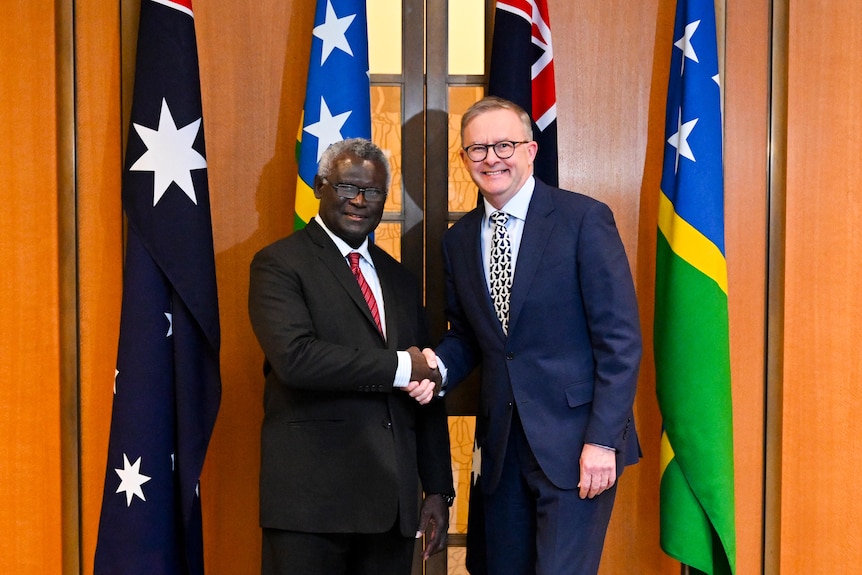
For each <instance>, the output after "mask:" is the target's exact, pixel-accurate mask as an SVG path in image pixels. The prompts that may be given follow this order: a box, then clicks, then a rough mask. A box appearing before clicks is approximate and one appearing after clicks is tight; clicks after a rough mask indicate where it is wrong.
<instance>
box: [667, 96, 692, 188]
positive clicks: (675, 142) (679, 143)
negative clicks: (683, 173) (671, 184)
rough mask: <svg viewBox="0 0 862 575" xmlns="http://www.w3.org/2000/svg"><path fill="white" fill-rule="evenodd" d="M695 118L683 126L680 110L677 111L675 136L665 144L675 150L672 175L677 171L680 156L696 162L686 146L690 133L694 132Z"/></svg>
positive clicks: (689, 148)
mask: <svg viewBox="0 0 862 575" xmlns="http://www.w3.org/2000/svg"><path fill="white" fill-rule="evenodd" d="M697 120H698V119H697V118H695V119H694V120H689V121H688V122H686V123H685V124H683V123H682V108H680V110H679V120H678V121H677V123H676V134H674V135H673V136H671V137H670V138H668V139H667V143H668V144H670V145H671V146H673V147H674V148H676V164H675V165H674V173H676V172H677V171H678V170H679V157H680V156H682V157H684V158H688V159H689V160H691V161H692V162H696V161H697V160H695V159H694V153H693V152H692V151H691V147H690V146H689V145H688V136H689V135H690V134H691V131H692V130H694V126H695V124H697Z"/></svg>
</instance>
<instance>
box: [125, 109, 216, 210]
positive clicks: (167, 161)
mask: <svg viewBox="0 0 862 575" xmlns="http://www.w3.org/2000/svg"><path fill="white" fill-rule="evenodd" d="M133 125H134V126H135V131H137V132H138V135H139V136H140V137H141V140H143V141H144V144H145V145H146V146H147V151H146V152H144V154H143V155H142V156H141V157H140V158H138V161H136V162H135V163H134V164H132V167H131V168H129V169H130V170H131V171H133V172H153V206H155V205H156V204H158V203H159V200H160V199H162V196H163V195H164V194H165V192H166V191H167V190H168V187H169V186H170V185H171V183H173V182H176V183H177V185H178V186H179V187H180V189H181V190H182V191H183V192H184V193H185V194H186V195H187V196H188V197H189V199H190V200H191V201H192V202H194V204H195V205H197V203H198V200H197V198H196V197H195V188H194V184H193V183H192V173H191V171H192V170H200V169H203V168H206V167H207V160H206V158H204V157H203V156H202V155H200V154H199V153H198V152H197V150H195V149H194V148H192V144H194V141H195V138H196V137H197V135H198V131H199V130H200V127H201V119H200V118H198V119H197V120H195V121H194V122H192V123H191V124H189V125H188V126H185V127H184V128H180V129H177V125H176V123H175V122H174V117H173V116H172V115H171V110H170V108H169V107H168V103H167V101H166V100H165V99H164V98H163V99H162V110H161V112H160V114H159V129H158V130H153V129H151V128H147V127H146V126H141V125H140V124H133Z"/></svg>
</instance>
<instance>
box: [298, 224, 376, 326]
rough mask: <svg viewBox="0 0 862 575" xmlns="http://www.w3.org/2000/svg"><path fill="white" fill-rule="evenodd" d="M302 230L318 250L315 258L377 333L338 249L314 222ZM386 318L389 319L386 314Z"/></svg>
mask: <svg viewBox="0 0 862 575" xmlns="http://www.w3.org/2000/svg"><path fill="white" fill-rule="evenodd" d="M303 229H304V230H305V231H306V232H308V235H309V237H310V238H311V240H312V241H313V242H314V243H315V244H316V245H317V246H318V248H320V249H319V250H318V252H317V257H318V258H320V260H321V261H322V262H323V264H324V265H325V266H326V267H327V268H329V270H330V271H331V272H332V275H333V276H335V279H337V280H338V283H340V284H341V287H343V288H344V291H345V292H347V295H348V296H349V297H350V299H352V300H353V303H355V304H356V306H357V307H358V308H359V309H360V310H361V311H362V314H363V315H364V316H365V318H366V320H367V321H368V322H369V323H370V324H371V325H372V327H374V330H375V331H377V324H376V323H375V322H374V317H373V316H372V315H371V310H370V309H368V304H367V303H366V302H365V298H364V297H363V296H362V290H360V289H359V284H358V283H357V282H356V278H355V277H353V273H352V272H351V271H350V266H348V265H347V262H346V261H345V259H344V258H343V257H342V256H341V252H339V251H338V247H337V246H336V245H335V243H333V241H332V239H330V237H329V236H328V235H327V234H326V231H324V229H323V228H321V227H320V225H319V224H318V223H317V222H316V221H315V220H311V221H310V222H309V223H308V225H307V226H305V228H303ZM387 317H389V316H388V314H387ZM378 333H379V332H378ZM381 339H382V337H381ZM390 339H391V338H390Z"/></svg>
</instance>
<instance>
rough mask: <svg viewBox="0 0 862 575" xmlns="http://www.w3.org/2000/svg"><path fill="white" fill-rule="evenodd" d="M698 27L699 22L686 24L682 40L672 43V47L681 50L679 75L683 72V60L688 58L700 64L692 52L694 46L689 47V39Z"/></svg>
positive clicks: (695, 54)
mask: <svg viewBox="0 0 862 575" xmlns="http://www.w3.org/2000/svg"><path fill="white" fill-rule="evenodd" d="M698 26H700V20H696V21H694V22H692V23H691V24H688V25H687V26H686V27H685V33H684V34H683V36H682V38H680V39H679V40H677V41H676V42H674V43H673V45H674V46H676V47H677V48H679V49H680V50H682V56H683V58H682V68H680V71H679V73H680V74H682V73H683V72H684V71H685V59H686V58H689V59H691V60H694V61H695V62H698V63H699V62H700V61H699V60H698V59H697V53H695V51H694V46H692V45H691V37H692V36H694V32H695V30H697V27H698Z"/></svg>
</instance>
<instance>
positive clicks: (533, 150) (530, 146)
mask: <svg viewBox="0 0 862 575" xmlns="http://www.w3.org/2000/svg"><path fill="white" fill-rule="evenodd" d="M524 145H525V146H526V147H527V154H528V155H529V158H530V164H532V163H533V162H535V161H536V154H538V153H539V142H537V141H535V140H533V141H532V142H527V143H526V144H524Z"/></svg>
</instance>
